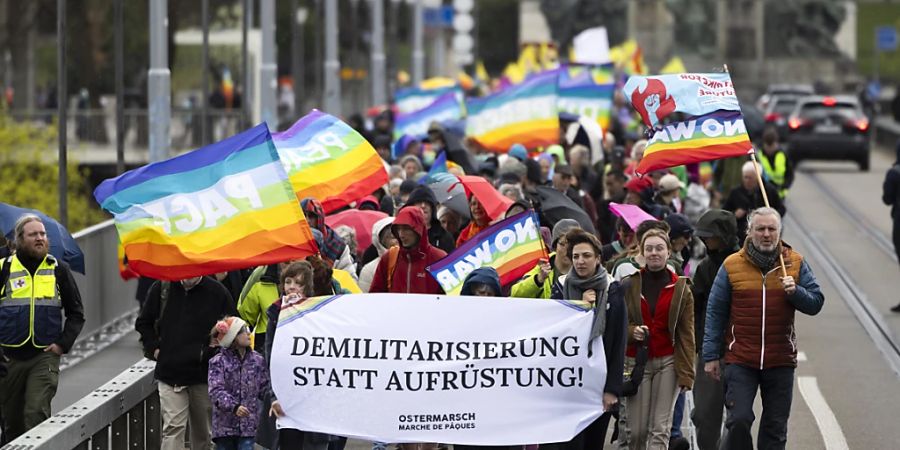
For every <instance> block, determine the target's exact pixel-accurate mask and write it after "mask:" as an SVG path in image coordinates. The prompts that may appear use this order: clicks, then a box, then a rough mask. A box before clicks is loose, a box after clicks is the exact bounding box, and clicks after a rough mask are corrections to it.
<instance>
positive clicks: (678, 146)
mask: <svg viewBox="0 0 900 450" xmlns="http://www.w3.org/2000/svg"><path fill="white" fill-rule="evenodd" d="M752 151H753V144H751V143H750V136H748V135H747V126H746V125H744V118H743V116H741V113H740V112H739V111H716V112H714V113H711V114H707V115H704V116H699V117H693V118H691V119H689V120H686V121H684V122H676V123H672V124H669V125H666V126H664V127H662V128H661V129H658V130H656V132H655V133H654V134H653V137H651V138H650V142H649V143H648V144H647V148H646V149H645V150H644V157H643V158H642V159H641V162H640V163H638V165H637V167H636V168H635V172H637V173H638V174H645V173H648V172H651V171H654V170H657V169H665V168H668V167H673V166H680V165H682V164H690V163H695V162H702V161H712V160H716V159H721V158H730V157H732V156H743V155H746V154H748V153H750V152H752Z"/></svg>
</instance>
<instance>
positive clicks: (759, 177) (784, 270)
mask: <svg viewBox="0 0 900 450" xmlns="http://www.w3.org/2000/svg"><path fill="white" fill-rule="evenodd" d="M750 158H751V159H752V160H753V171H754V172H756V181H757V183H759V190H760V192H762V197H763V201H764V202H765V203H766V208H771V206H770V205H769V194H767V193H766V185H765V184H764V183H763V179H762V174H761V173H760V172H759V163H758V162H756V151H754V152H752V153H750ZM779 222H780V220H779ZM780 234H781V230H779V236H778V237H779V239H780V238H781V236H780ZM778 261H779V262H781V275H782V276H785V277H786V276H787V268H786V267H785V266H784V255H783V254H782V253H781V252H778Z"/></svg>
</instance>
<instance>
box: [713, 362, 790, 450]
mask: <svg viewBox="0 0 900 450" xmlns="http://www.w3.org/2000/svg"><path fill="white" fill-rule="evenodd" d="M757 389H759V391H760V396H761V398H762V417H761V418H760V421H759V434H758V436H757V447H758V448H759V449H766V450H768V449H776V450H780V449H784V447H785V444H786V443H787V424H788V418H789V417H790V414H791V401H792V400H793V394H794V368H793V367H773V368H771V369H763V370H760V369H751V368H748V367H744V366H740V365H737V364H728V365H726V366H725V408H726V410H727V411H728V416H727V418H726V419H725V428H726V434H725V436H723V437H722V448H728V449H732V450H740V449H747V450H752V449H753V436H752V435H751V434H750V429H751V427H752V426H753V421H754V420H755V419H756V416H755V415H754V414H753V401H754V400H755V399H756V390H757Z"/></svg>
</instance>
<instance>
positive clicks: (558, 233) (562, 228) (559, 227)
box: [550, 219, 581, 248]
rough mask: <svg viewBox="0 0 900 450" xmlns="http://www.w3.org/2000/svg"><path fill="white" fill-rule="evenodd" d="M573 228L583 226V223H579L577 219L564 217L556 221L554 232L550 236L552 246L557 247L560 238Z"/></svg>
mask: <svg viewBox="0 0 900 450" xmlns="http://www.w3.org/2000/svg"><path fill="white" fill-rule="evenodd" d="M573 228H581V224H579V223H578V221H577V220H575V219H562V220H560V221H559V222H556V225H553V234H552V235H551V238H550V246H551V247H554V248H555V247H556V241H558V240H559V238H561V237H563V235H565V234H566V233H568V232H569V230H571V229H573Z"/></svg>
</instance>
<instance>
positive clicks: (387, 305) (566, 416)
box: [271, 294, 606, 445]
mask: <svg viewBox="0 0 900 450" xmlns="http://www.w3.org/2000/svg"><path fill="white" fill-rule="evenodd" d="M584 305H586V304H584V303H581V302H569V301H555V300H542V299H520V298H490V297H449V296H435V295H416V294H405V295H404V294H365V295H344V296H336V297H327V298H326V297H322V298H315V299H309V300H306V301H305V302H304V303H302V304H300V305H294V306H291V307H288V308H286V309H284V310H282V312H281V314H280V316H279V321H278V326H277V329H276V334H275V338H274V346H273V348H272V363H271V371H272V387H273V389H274V391H275V394H276V396H277V398H278V401H279V402H280V403H281V405H282V407H283V408H284V410H285V412H286V414H287V415H286V416H285V417H283V418H280V419H279V420H278V426H279V427H281V428H296V429H300V430H305V431H316V432H322V433H328V434H335V435H340V436H348V437H354V438H359V439H366V440H373V441H381V442H393V443H402V442H443V443H450V444H469V445H516V444H523V443H547V442H562V441H568V440H570V439H572V438H573V437H574V436H575V435H576V434H578V433H579V432H580V431H581V430H582V429H584V428H585V427H587V425H589V424H590V423H591V422H593V421H594V420H595V419H596V418H597V417H599V416H600V414H601V413H602V409H603V407H602V396H603V386H604V384H605V382H606V360H605V357H604V353H603V341H602V339H594V340H593V341H592V342H590V343H589V342H588V337H589V335H590V330H591V324H592V321H593V311H591V310H586V309H584ZM588 348H590V349H591V351H590V352H589V351H588ZM589 353H590V356H589Z"/></svg>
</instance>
